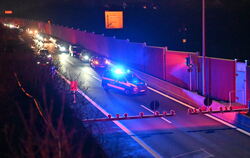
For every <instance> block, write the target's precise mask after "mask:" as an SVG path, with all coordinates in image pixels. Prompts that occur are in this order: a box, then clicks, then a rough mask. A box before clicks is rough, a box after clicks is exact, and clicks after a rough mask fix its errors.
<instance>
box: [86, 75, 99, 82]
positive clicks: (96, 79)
mask: <svg viewBox="0 0 250 158" xmlns="http://www.w3.org/2000/svg"><path fill="white" fill-rule="evenodd" d="M89 75H90V74H89ZM91 77H93V78H94V79H96V80H98V81H100V82H101V81H102V80H101V79H100V78H98V77H96V76H94V75H91Z"/></svg>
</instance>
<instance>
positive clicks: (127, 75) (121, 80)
mask: <svg viewBox="0 0 250 158" xmlns="http://www.w3.org/2000/svg"><path fill="white" fill-rule="evenodd" d="M102 86H103V88H104V89H105V90H108V89H118V90H121V91H123V92H124V93H125V94H127V95H129V94H138V93H145V92H146V91H147V85H146V83H145V82H144V81H142V80H141V79H140V78H139V77H138V76H137V75H136V74H135V73H133V72H131V71H130V70H126V69H123V68H111V69H108V70H106V71H105V72H104V73H103V76H102Z"/></svg>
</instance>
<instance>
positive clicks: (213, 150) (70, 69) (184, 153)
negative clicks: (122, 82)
mask: <svg viewBox="0 0 250 158" xmlns="http://www.w3.org/2000/svg"><path fill="white" fill-rule="evenodd" d="M62 71H64V72H67V75H68V76H67V77H69V76H71V77H72V76H73V77H76V76H78V75H79V77H78V78H76V79H77V80H78V81H79V82H81V83H82V84H83V85H84V86H85V87H88V90H87V91H86V94H87V95H88V96H89V97H90V98H92V100H93V101H94V102H95V103H97V104H98V105H99V106H100V107H102V108H103V109H104V110H105V111H106V112H108V113H109V114H112V115H115V114H121V115H123V114H124V113H128V115H129V116H134V115H138V114H139V112H144V113H145V114H152V113H151V112H150V110H149V109H148V108H149V103H150V102H151V101H152V100H159V102H160V108H159V109H158V111H160V112H162V111H169V110H171V109H172V110H175V111H176V115H175V116H172V117H166V118H164V119H163V118H151V119H137V120H124V121H119V123H121V124H122V125H123V126H124V127H126V129H128V130H129V132H131V133H132V135H130V136H131V137H133V139H134V140H137V139H138V140H139V144H140V142H142V144H140V145H141V146H142V147H143V148H145V150H147V151H148V154H147V156H148V157H152V156H153V157H183V158H184V157H195V158H205V157H219V158H236V157H241V158H249V157H250V150H249V149H250V137H249V136H247V135H245V134H243V133H240V132H238V131H237V130H235V129H234V128H230V127H228V126H225V125H224V124H222V123H220V122H217V121H215V120H213V119H211V118H209V117H207V116H204V115H188V114H187V107H185V106H183V105H181V104H180V103H177V102H175V101H173V100H171V99H168V98H166V97H164V96H162V95H160V94H158V93H156V92H153V91H151V90H149V91H148V92H147V93H146V94H145V95H135V96H126V95H124V94H123V93H122V92H119V91H116V90H109V91H105V90H104V89H103V88H102V86H101V77H100V72H99V71H96V70H93V69H92V68H91V67H89V65H88V64H84V63H82V62H81V61H79V60H78V59H75V58H73V57H70V56H68V57H67V58H64V59H63V62H62ZM83 108H84V107H83ZM126 129H125V130H126ZM109 132H110V133H112V132H116V131H115V130H114V131H109ZM137 143H138V142H137ZM144 145H146V146H144Z"/></svg>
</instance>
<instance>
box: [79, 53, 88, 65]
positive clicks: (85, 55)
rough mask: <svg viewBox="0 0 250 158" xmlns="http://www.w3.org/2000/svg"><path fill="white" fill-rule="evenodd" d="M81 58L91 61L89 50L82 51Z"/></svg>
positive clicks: (85, 61)
mask: <svg viewBox="0 0 250 158" xmlns="http://www.w3.org/2000/svg"><path fill="white" fill-rule="evenodd" d="M79 59H80V60H81V61H83V62H84V63H88V62H89V61H90V54H89V53H87V52H81V53H80V56H79Z"/></svg>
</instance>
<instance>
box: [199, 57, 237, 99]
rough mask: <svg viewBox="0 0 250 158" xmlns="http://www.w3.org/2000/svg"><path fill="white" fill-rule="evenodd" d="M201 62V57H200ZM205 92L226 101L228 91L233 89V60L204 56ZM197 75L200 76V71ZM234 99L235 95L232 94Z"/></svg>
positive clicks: (234, 87) (234, 70)
mask: <svg viewBox="0 0 250 158" xmlns="http://www.w3.org/2000/svg"><path fill="white" fill-rule="evenodd" d="M199 61H200V63H201V57H200V60H199ZM205 67H206V69H205V72H206V73H205V75H206V94H207V95H209V96H210V97H212V98H215V99H219V100H224V101H228V100H229V92H230V91H235V89H236V86H235V79H236V78H235V74H236V69H235V61H234V60H227V59H219V58H206V60H205ZM199 76H202V75H201V73H200V75H199ZM233 100H235V96H233Z"/></svg>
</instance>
